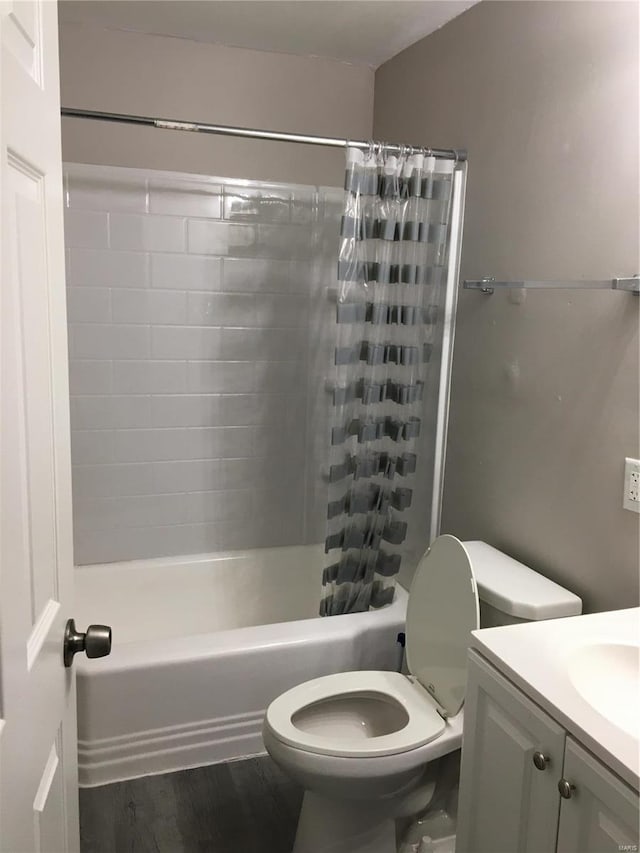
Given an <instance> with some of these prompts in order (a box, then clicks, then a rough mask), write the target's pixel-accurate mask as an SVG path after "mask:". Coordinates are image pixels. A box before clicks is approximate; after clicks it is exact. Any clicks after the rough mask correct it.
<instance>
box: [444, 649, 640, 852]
mask: <svg viewBox="0 0 640 853" xmlns="http://www.w3.org/2000/svg"><path fill="white" fill-rule="evenodd" d="M464 716H465V726H464V736H463V750H462V766H461V772H460V799H459V805H458V828H457V837H456V853H555V851H557V853H608V851H612V853H621V851H624V850H625V849H626V850H629V851H633V850H635V851H637V849H638V847H637V844H638V794H637V793H636V792H635V791H633V790H632V789H631V788H630V787H629V786H628V785H626V784H625V783H624V782H622V781H621V780H620V779H619V778H618V777H617V776H615V775H614V774H613V773H612V772H611V771H610V770H608V769H607V768H606V767H605V766H604V765H603V764H602V763H601V762H599V761H598V760H597V759H595V758H594V757H593V756H592V755H591V754H590V753H588V752H587V751H586V750H585V749H583V748H582V747H581V746H580V745H579V744H578V743H577V742H576V741H575V740H574V739H573V738H571V737H570V736H568V735H567V733H566V730H565V729H564V728H563V727H562V726H561V725H559V724H558V723H557V722H556V721H555V720H554V719H553V717H551V716H550V715H549V714H547V713H546V712H545V711H543V710H542V709H541V708H540V707H539V706H538V705H536V703H535V702H532V701H531V700H530V699H529V698H528V697H527V696H525V694H524V693H523V692H522V691H521V690H520V689H519V688H517V687H516V686H515V685H513V684H512V683H511V682H510V681H508V680H507V679H506V678H504V676H502V675H501V674H500V673H498V671H497V670H496V669H495V668H494V667H493V666H492V665H491V664H489V663H488V662H487V661H485V660H484V658H482V657H481V656H480V655H479V654H477V653H476V652H475V651H471V652H470V660H469V675H468V682H467V690H466V699H465V712H464ZM558 783H562V784H561V787H562V793H563V795H564V796H561V793H560V790H559V784H558ZM565 797H566V798H565Z"/></svg>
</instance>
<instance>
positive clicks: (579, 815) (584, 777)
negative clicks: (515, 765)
mask: <svg viewBox="0 0 640 853" xmlns="http://www.w3.org/2000/svg"><path fill="white" fill-rule="evenodd" d="M562 775H563V777H564V778H565V779H566V780H567V781H568V782H570V783H571V784H572V785H575V788H574V790H572V791H571V797H570V798H569V799H566V800H565V799H563V800H562V807H561V809H560V829H559V832H558V853H608V851H611V853H620V851H623V850H628V851H633V850H635V851H637V850H638V825H639V821H640V813H639V811H638V794H637V793H636V792H635V791H632V790H631V788H630V787H629V786H628V785H625V783H624V782H622V781H621V780H620V779H618V777H617V776H614V774H613V773H611V771H610V770H607V768H606V767H604V765H602V764H601V763H600V762H599V761H597V760H596V759H595V758H594V757H593V756H592V755H590V754H589V753H588V752H587V751H586V750H584V749H583V748H582V747H581V746H579V745H578V744H577V743H576V742H575V741H574V740H572V738H570V737H568V738H567V750H566V753H565V760H564V772H563V774H562Z"/></svg>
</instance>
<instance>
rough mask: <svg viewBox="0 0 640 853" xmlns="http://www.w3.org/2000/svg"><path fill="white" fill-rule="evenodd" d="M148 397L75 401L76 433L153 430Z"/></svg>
mask: <svg viewBox="0 0 640 853" xmlns="http://www.w3.org/2000/svg"><path fill="white" fill-rule="evenodd" d="M152 399H153V398H152V397H146V396H133V395H132V396H121V397H115V396H114V397H111V396H109V397H107V396H105V397H101V396H96V397H73V398H72V399H71V423H72V427H73V429H113V428H118V427H120V428H123V429H124V428H132V429H133V428H136V427H148V426H151V400H152Z"/></svg>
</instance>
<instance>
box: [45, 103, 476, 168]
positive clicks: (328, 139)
mask: <svg viewBox="0 0 640 853" xmlns="http://www.w3.org/2000/svg"><path fill="white" fill-rule="evenodd" d="M60 113H61V115H63V116H67V117H68V118H89V119H94V120H96V121H113V122H119V123H121V124H139V125H146V126H147V127H157V128H159V129H161V130H188V131H195V132H197V133H214V134H218V135H219V136H241V137H244V138H246V139H269V140H272V141H275V142H301V143H302V144H303V145H325V146H328V147H330V148H359V149H360V150H366V149H368V148H369V146H370V145H371V142H365V141H363V140H353V139H339V138H337V137H333V136H309V135H308V134H306V133H278V132H277V131H274V130H256V129H254V128H250V127H230V126H228V125H224V124H203V123H201V122H192V121H176V120H174V119H165V118H151V117H150V116H137V115H126V114H123V113H104V112H99V111H97V110H78V109H75V108H73V107H62V108H61V110H60ZM384 144H385V147H386V148H387V150H391V151H394V152H397V153H398V154H400V153H402V152H406V151H410V150H411V149H412V148H413V150H414V151H418V152H419V151H422V152H425V153H427V154H429V155H430V156H432V157H440V158H441V159H443V160H456V161H457V162H462V161H464V160H466V159H467V152H466V151H465V150H464V149H455V148H428V147H427V146H424V145H415V146H411V145H396V144H390V145H387V144H386V143H384Z"/></svg>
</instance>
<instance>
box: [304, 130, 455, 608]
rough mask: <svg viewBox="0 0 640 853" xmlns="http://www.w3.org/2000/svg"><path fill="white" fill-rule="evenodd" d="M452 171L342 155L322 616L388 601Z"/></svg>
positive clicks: (374, 149)
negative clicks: (343, 173) (342, 201)
mask: <svg viewBox="0 0 640 853" xmlns="http://www.w3.org/2000/svg"><path fill="white" fill-rule="evenodd" d="M453 168H454V163H453V161H451V160H436V158H435V157H430V156H425V155H424V154H423V153H417V154H416V153H414V152H413V151H411V152H409V151H407V152H406V153H404V154H401V155H400V156H394V155H392V154H390V153H389V152H388V151H386V150H385V148H384V147H383V146H378V145H375V146H374V145H371V146H370V148H369V150H368V151H365V152H363V151H360V150H358V149H355V148H349V149H347V170H346V179H345V208H344V215H343V217H342V224H341V231H340V235H341V236H340V249H339V257H338V283H337V289H336V290H334V297H335V302H336V315H335V317H336V326H335V332H336V346H335V353H334V365H333V367H332V374H333V375H332V379H331V381H330V383H329V389H328V390H329V396H330V399H331V405H332V415H331V430H330V449H329V465H328V470H327V479H328V483H329V502H328V508H327V536H326V541H325V553H326V554H327V560H326V564H325V568H324V571H323V578H322V585H323V595H322V600H321V605H320V614H321V615H323V616H330V615H335V614H340V613H354V612H357V611H362V610H367V609H369V608H370V607H381V606H383V605H385V604H388V603H390V602H391V601H392V600H393V595H394V588H395V577H396V575H397V574H398V572H399V570H400V564H401V559H402V543H403V542H404V540H405V538H406V535H407V521H406V518H405V515H406V510H407V509H408V508H409V507H410V506H411V502H412V495H413V488H412V484H413V483H414V482H415V478H416V477H419V476H420V458H419V457H420V454H419V452H418V450H419V447H420V437H421V432H422V431H423V430H424V429H425V426H424V424H423V418H422V411H423V408H424V400H425V399H426V395H428V394H429V364H430V359H431V355H432V349H433V340H434V330H435V328H436V324H437V323H438V305H439V303H440V298H439V296H440V294H439V289H440V288H441V287H444V285H445V282H446V266H447V261H448V245H449V220H450V211H451V196H452V193H451V187H452V177H453ZM436 393H437V386H436ZM427 523H428V519H427V517H426V509H425V518H424V524H425V525H426V524H427Z"/></svg>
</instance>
